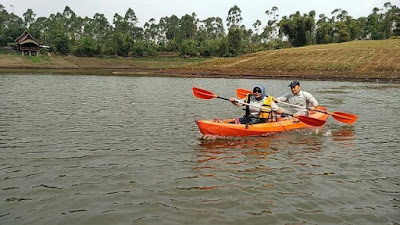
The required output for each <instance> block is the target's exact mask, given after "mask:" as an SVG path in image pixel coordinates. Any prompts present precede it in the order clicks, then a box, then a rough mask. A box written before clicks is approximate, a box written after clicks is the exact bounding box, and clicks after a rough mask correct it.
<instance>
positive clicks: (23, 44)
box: [14, 30, 40, 56]
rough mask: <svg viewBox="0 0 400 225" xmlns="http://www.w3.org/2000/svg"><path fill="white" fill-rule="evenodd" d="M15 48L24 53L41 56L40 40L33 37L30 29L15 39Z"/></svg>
mask: <svg viewBox="0 0 400 225" xmlns="http://www.w3.org/2000/svg"><path fill="white" fill-rule="evenodd" d="M14 42H15V50H17V51H21V53H22V55H25V54H29V55H36V56H39V45H40V44H39V41H38V40H37V39H36V38H34V37H32V35H31V34H30V33H29V32H28V31H26V30H25V31H24V32H23V33H22V34H21V36H19V37H18V38H16V39H15V41H14Z"/></svg>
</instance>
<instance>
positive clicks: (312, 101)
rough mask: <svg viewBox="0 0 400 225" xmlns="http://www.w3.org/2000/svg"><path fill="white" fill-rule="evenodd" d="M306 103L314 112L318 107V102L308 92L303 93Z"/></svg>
mask: <svg viewBox="0 0 400 225" xmlns="http://www.w3.org/2000/svg"><path fill="white" fill-rule="evenodd" d="M304 96H305V97H306V100H307V102H308V103H309V104H310V105H311V107H310V109H311V110H315V108H317V107H318V101H317V100H316V99H315V98H314V96H312V94H310V93H308V92H304Z"/></svg>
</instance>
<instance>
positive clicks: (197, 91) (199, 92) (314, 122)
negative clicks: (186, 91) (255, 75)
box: [192, 87, 326, 127]
mask: <svg viewBox="0 0 400 225" xmlns="http://www.w3.org/2000/svg"><path fill="white" fill-rule="evenodd" d="M192 90H193V95H194V96H195V97H197V98H201V99H207V100H208V99H213V98H220V99H223V100H226V101H230V100H229V99H227V98H223V97H220V96H218V95H216V94H214V93H212V92H211V91H207V90H204V89H201V88H197V87H193V88H192ZM240 104H242V105H248V106H252V107H256V108H260V109H267V110H270V109H268V108H265V107H258V106H254V105H250V104H248V103H242V102H240ZM291 116H293V117H296V118H297V119H299V120H300V121H301V122H303V123H305V124H308V125H311V126H316V127H319V126H322V125H324V124H325V122H326V121H325V120H320V119H316V118H312V117H307V116H295V115H291Z"/></svg>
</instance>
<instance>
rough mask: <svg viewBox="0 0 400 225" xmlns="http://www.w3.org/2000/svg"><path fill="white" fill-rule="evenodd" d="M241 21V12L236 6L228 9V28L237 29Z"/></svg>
mask: <svg viewBox="0 0 400 225" xmlns="http://www.w3.org/2000/svg"><path fill="white" fill-rule="evenodd" d="M242 20H243V18H242V10H240V8H239V7H238V6H237V5H234V6H233V7H232V8H230V9H229V12H228V17H227V18H226V21H227V22H228V23H227V26H228V28H231V27H239V26H240V23H241V22H242Z"/></svg>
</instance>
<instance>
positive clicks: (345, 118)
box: [236, 88, 358, 124]
mask: <svg viewBox="0 0 400 225" xmlns="http://www.w3.org/2000/svg"><path fill="white" fill-rule="evenodd" d="M250 93H252V92H251V91H249V90H246V89H241V88H238V89H236V95H237V97H238V98H245V97H246V96H247V95H248V94H250ZM279 103H281V104H285V105H290V106H294V107H301V106H298V105H293V104H289V103H286V102H279ZM314 111H317V112H321V113H325V114H328V115H331V116H332V117H333V118H334V119H335V120H337V121H340V122H342V123H347V124H352V123H355V122H356V121H357V119H358V116H357V115H354V114H350V113H345V112H328V111H321V110H317V109H316V110H314Z"/></svg>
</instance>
